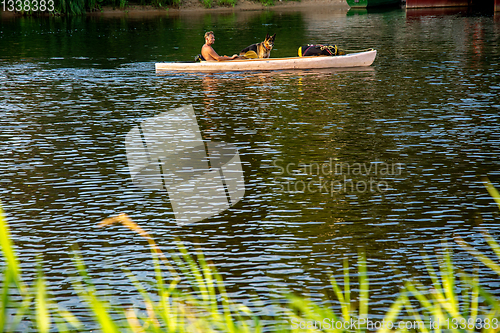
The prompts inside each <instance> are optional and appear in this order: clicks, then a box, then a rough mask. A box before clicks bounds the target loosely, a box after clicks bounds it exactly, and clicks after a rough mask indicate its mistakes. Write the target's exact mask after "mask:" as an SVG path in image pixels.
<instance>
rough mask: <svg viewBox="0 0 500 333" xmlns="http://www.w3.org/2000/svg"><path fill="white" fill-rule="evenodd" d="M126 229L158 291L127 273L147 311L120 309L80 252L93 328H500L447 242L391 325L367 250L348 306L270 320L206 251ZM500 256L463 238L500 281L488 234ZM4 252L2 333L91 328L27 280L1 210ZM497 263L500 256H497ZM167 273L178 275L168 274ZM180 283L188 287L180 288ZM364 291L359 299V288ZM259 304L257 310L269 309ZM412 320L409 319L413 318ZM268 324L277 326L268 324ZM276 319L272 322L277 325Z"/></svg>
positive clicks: (285, 311)
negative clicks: (228, 282)
mask: <svg viewBox="0 0 500 333" xmlns="http://www.w3.org/2000/svg"><path fill="white" fill-rule="evenodd" d="M485 185H486V187H487V189H488V191H489V192H490V194H491V195H492V197H493V198H494V199H495V201H496V202H497V203H498V205H499V207H500V194H499V193H498V192H497V191H496V190H495V189H494V188H493V186H492V185H491V184H490V183H489V182H488V181H486V182H485ZM114 223H119V224H121V225H123V226H124V227H127V228H129V229H131V230H133V231H135V232H136V233H138V234H139V235H140V236H142V237H144V238H145V239H147V240H148V243H149V245H150V248H151V254H152V265H153V266H154V268H155V272H156V285H155V288H154V291H147V290H146V288H145V287H144V285H143V284H142V283H141V281H139V280H138V279H137V278H136V277H135V276H134V275H133V274H132V273H131V272H129V271H127V270H126V269H124V271H125V273H126V274H127V276H128V278H129V280H130V282H131V283H132V284H133V285H134V286H135V288H136V290H137V293H138V294H140V295H141V297H142V302H143V304H144V309H142V310H143V311H137V309H134V308H128V307H123V306H119V305H113V304H111V303H110V301H109V297H105V296H98V295H97V290H96V287H95V286H94V285H93V283H92V279H91V278H90V277H89V276H88V274H87V269H86V267H85V263H84V260H83V258H82V257H81V256H80V255H79V253H78V251H77V250H74V251H73V259H74V265H75V267H76V268H77V270H78V272H79V278H78V279H77V280H76V281H75V282H74V283H73V288H74V290H75V291H76V293H77V295H78V297H79V298H80V300H81V301H82V302H83V303H84V304H85V305H86V307H87V309H88V314H89V316H90V317H92V318H93V321H94V322H93V325H94V326H97V327H99V328H100V330H101V331H103V332H179V333H182V332H189V333H195V332H235V333H236V332H263V331H266V332H348V331H349V332H353V331H355V332H365V331H370V332H371V331H378V332H407V331H418V332H441V331H445V332H499V331H500V321H499V317H500V299H499V298H498V297H495V296H493V295H492V294H491V293H490V292H488V291H487V290H486V289H485V288H484V287H483V286H482V285H481V282H480V280H479V276H478V273H477V272H473V273H467V272H464V271H462V270H459V269H456V268H455V267H454V265H453V263H452V260H451V251H450V250H449V246H448V245H446V244H443V251H442V253H441V254H440V255H439V256H438V267H434V266H433V265H432V263H431V259H430V258H429V256H427V255H426V254H423V255H422V257H423V261H424V264H425V267H426V270H427V273H428V276H429V278H430V281H431V286H426V285H423V284H422V283H420V282H418V281H417V280H408V281H405V282H403V287H402V289H401V291H400V293H399V294H398V296H397V298H396V299H395V300H394V301H393V302H392V305H391V307H390V308H389V309H388V311H387V313H386V314H385V317H384V320H383V321H375V320H373V319H370V317H369V314H370V308H369V305H370V303H369V281H368V275H367V270H366V259H365V256H364V254H362V253H360V255H359V258H358V265H357V266H358V273H357V274H356V281H355V282H356V283H354V282H353V281H352V280H351V278H352V277H351V276H350V274H349V263H348V262H347V260H345V261H344V263H343V264H344V274H343V280H342V281H337V280H336V279H335V278H334V277H333V276H331V277H330V281H331V287H332V290H333V292H334V294H335V295H336V298H337V301H338V302H339V303H340V310H339V311H334V310H332V309H331V308H330V307H326V306H320V305H318V304H316V303H315V302H313V301H311V300H309V299H306V298H303V297H299V296H295V295H292V294H286V295H285V294H284V295H283V297H282V298H283V301H281V302H280V303H279V304H276V305H275V306H274V311H273V312H274V314H273V315H270V316H268V317H266V318H265V319H266V321H264V320H263V319H264V318H260V317H259V316H257V315H255V314H254V312H253V311H252V310H251V309H250V308H249V307H247V306H245V305H243V304H240V303H237V302H234V301H232V300H231V299H230V298H229V296H228V294H227V292H226V289H225V287H224V282H223V280H222V278H221V276H220V275H219V273H218V272H217V270H216V269H215V267H214V266H213V265H211V264H209V263H207V261H206V260H205V258H204V256H203V254H202V253H201V252H198V253H197V254H196V255H194V256H193V255H191V254H189V253H188V251H187V250H186V248H185V247H184V246H183V245H182V243H180V242H178V243H177V251H176V252H174V253H170V258H172V259H171V260H172V262H170V261H169V260H168V259H167V257H166V256H165V255H164V254H163V253H162V251H161V250H160V249H159V247H158V246H157V245H156V243H155V241H154V239H153V238H152V237H151V236H150V235H149V234H148V233H147V232H146V231H144V230H143V229H141V228H140V227H139V226H138V225H136V224H135V223H134V222H133V221H132V220H130V219H129V218H128V216H126V215H124V214H122V215H119V216H117V217H114V218H110V219H106V220H104V221H103V222H102V223H101V224H100V226H101V227H105V226H108V225H111V224H114ZM483 235H484V238H485V240H486V241H487V243H488V244H489V246H490V247H491V249H492V253H493V254H494V256H487V255H485V254H483V253H480V252H478V251H477V250H475V249H474V248H472V247H471V246H470V245H469V244H467V243H466V242H465V241H464V240H463V239H461V238H459V237H457V238H456V239H455V241H456V243H457V244H459V245H460V246H461V247H462V248H463V249H465V250H466V251H467V252H469V253H470V254H471V255H472V256H474V257H475V258H477V259H478V263H479V262H481V263H482V264H484V265H486V266H487V267H489V268H490V269H491V270H492V271H493V272H495V273H496V274H498V276H499V277H500V245H499V244H498V243H497V242H496V241H495V240H494V239H493V237H491V235H489V234H488V233H487V232H486V231H483ZM0 246H1V249H2V253H3V261H4V270H3V272H2V275H0V276H2V277H3V281H2V286H1V287H2V290H1V295H0V331H1V332H15V331H18V330H19V327H20V324H21V323H22V322H23V324H26V322H28V323H29V324H30V325H31V326H32V327H35V328H36V330H37V331H39V332H49V331H58V332H75V331H86V328H85V327H84V325H83V324H82V323H81V322H80V321H79V320H78V318H77V317H76V316H75V315H73V314H72V313H71V312H69V311H67V310H65V309H64V308H62V307H61V306H60V305H59V304H58V303H57V302H56V301H55V300H54V298H52V297H51V296H50V295H49V294H48V293H47V284H46V282H45V279H44V275H43V271H42V267H41V265H39V267H38V277H37V279H36V281H35V282H34V283H33V284H32V285H27V284H26V283H25V282H24V281H23V278H22V274H21V270H20V266H19V259H18V258H17V255H16V253H15V251H14V248H13V243H12V240H11V237H10V230H9V227H8V224H7V221H6V219H5V218H4V214H3V210H2V207H1V205H0ZM492 258H493V259H492ZM165 267H166V268H167V270H168V274H164V271H165V269H164V268H165ZM180 282H182V284H183V286H188V288H187V289H186V288H185V287H183V288H182V289H181V288H180V287H179V284H180ZM354 287H356V288H357V289H358V290H359V292H357V294H356V297H354V293H352V292H351V290H353V289H354ZM259 304H260V303H259V302H258V301H257V300H256V301H254V302H252V305H251V308H252V309H254V310H261V308H262V306H261V305H259ZM403 319H404V321H403ZM264 323H267V324H264ZM269 323H270V324H269Z"/></svg>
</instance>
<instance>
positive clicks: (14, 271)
mask: <svg viewBox="0 0 500 333" xmlns="http://www.w3.org/2000/svg"><path fill="white" fill-rule="evenodd" d="M0 247H1V248H2V254H3V256H4V258H5V260H6V261H7V269H6V275H7V276H8V277H11V278H12V279H13V280H14V281H15V282H16V283H18V282H19V281H20V279H21V270H20V269H19V261H18V259H17V256H16V252H15V251H14V243H13V242H12V240H11V236H10V229H9V225H8V224H7V220H6V219H5V215H4V211H3V206H2V202H1V201H0ZM6 280H7V279H6ZM7 281H8V280H7Z"/></svg>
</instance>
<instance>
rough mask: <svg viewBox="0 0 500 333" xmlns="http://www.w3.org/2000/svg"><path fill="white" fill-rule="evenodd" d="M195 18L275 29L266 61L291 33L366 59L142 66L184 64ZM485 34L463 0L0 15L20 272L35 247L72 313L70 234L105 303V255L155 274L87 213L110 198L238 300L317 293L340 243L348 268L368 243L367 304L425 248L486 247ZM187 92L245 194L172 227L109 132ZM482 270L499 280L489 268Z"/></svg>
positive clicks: (137, 248) (232, 33)
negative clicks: (339, 7)
mask: <svg viewBox="0 0 500 333" xmlns="http://www.w3.org/2000/svg"><path fill="white" fill-rule="evenodd" d="M207 30H214V31H215V33H216V38H217V40H216V44H215V45H214V46H215V49H216V50H217V51H218V52H219V53H220V54H228V55H230V54H233V53H235V52H238V51H239V50H240V49H242V48H244V47H245V46H247V45H249V44H252V43H255V42H258V41H261V40H262V39H263V37H264V36H265V34H266V33H267V32H269V33H276V34H277V37H276V46H275V50H274V51H273V52H272V56H273V57H280V56H292V55H295V54H296V51H297V48H298V46H300V45H303V44H307V43H336V44H338V45H340V46H341V47H343V48H346V49H360V48H367V47H373V48H375V49H377V50H378V55H377V59H376V60H375V63H374V65H373V66H371V67H369V68H364V69H355V70H354V69H351V70H326V71H315V72H309V71H300V72H293V71H292V72H270V73H269V72H266V73H219V74H175V75H171V74H159V75H158V74H156V73H155V71H154V64H155V62H159V61H174V60H190V59H191V58H192V57H193V56H194V55H196V54H197V53H198V52H199V49H200V47H201V45H202V43H203V33H204V32H205V31H207ZM499 44H500V21H499V20H498V18H496V19H495V18H494V17H493V16H488V15H467V14H464V13H462V12H459V13H455V14H452V15H419V14H418V13H417V14H412V15H409V14H408V15H407V14H406V13H405V11H404V10H399V9H396V10H392V11H385V12H377V13H368V14H366V13H364V12H359V13H352V12H349V13H346V11H332V10H303V11H299V12H272V11H269V12H267V11H266V12H241V13H236V14H224V15H222V14H220V15H216V14H206V15H197V16H190V15H185V16H180V17H179V16H176V17H158V16H156V17H150V18H142V19H125V18H99V17H88V18H52V17H51V18H18V19H6V18H4V19H2V20H0V114H1V118H0V128H1V130H0V198H1V200H2V201H3V204H4V208H5V210H6V212H7V217H8V219H9V222H10V225H11V228H12V233H13V237H14V241H15V243H16V246H17V249H18V253H19V256H20V258H21V261H22V267H23V271H24V273H25V274H26V275H27V277H29V278H33V277H34V276H35V275H36V273H35V268H34V267H35V259H36V256H37V255H39V254H42V255H43V262H44V268H45V272H46V274H47V278H48V280H49V281H50V286H51V292H52V293H53V294H54V295H55V296H57V297H58V298H59V299H60V300H61V301H62V303H63V305H65V306H67V307H68V308H70V309H75V310H77V309H80V305H78V301H77V299H76V297H75V296H74V293H73V291H72V288H71V280H70V277H69V276H70V274H71V273H74V268H73V265H72V263H71V259H70V257H69V255H68V254H69V246H70V244H74V243H78V245H79V247H80V250H81V252H82V254H83V256H84V257H85V261H86V264H87V265H88V268H89V270H90V272H91V275H92V276H93V277H95V279H96V283H97V284H98V285H100V286H101V287H102V288H109V289H112V290H113V295H115V297H116V301H117V302H118V303H121V304H129V303H133V302H135V299H136V295H135V292H134V289H133V287H131V285H130V282H129V281H128V280H127V278H126V277H125V276H124V274H123V273H121V266H127V267H128V268H129V269H131V270H132V271H133V272H134V273H135V274H137V275H138V276H139V277H140V278H141V279H143V280H146V281H153V280H154V271H153V266H152V264H151V262H150V254H149V250H148V248H147V243H146V241H145V240H144V239H141V238H140V237H139V236H137V235H135V234H133V233H132V232H131V231H128V230H126V229H123V228H120V227H111V228H108V229H98V228H96V227H95V226H96V223H98V222H99V221H101V220H102V219H103V218H106V217H109V216H112V215H115V214H117V213H122V212H123V213H127V214H129V215H130V216H131V218H132V219H133V220H134V221H135V222H137V223H138V224H139V225H140V226H142V227H143V228H144V229H147V230H148V231H150V232H151V234H152V235H153V236H154V237H155V238H156V240H157V242H158V243H159V244H160V247H161V248H162V249H163V250H165V251H169V250H175V248H176V247H175V244H174V240H175V239H176V238H177V239H180V240H181V241H182V242H184V244H185V245H186V246H187V247H188V248H189V249H190V251H193V253H194V251H195V249H196V248H200V249H202V250H203V252H204V253H205V255H206V256H207V257H208V259H209V260H211V261H213V262H214V263H215V264H216V266H217V267H218V269H219V270H220V271H221V273H222V274H223V276H224V278H225V281H226V282H227V287H228V289H229V290H230V291H231V293H232V296H233V297H234V298H237V299H241V300H243V301H244V300H245V299H247V296H248V295H250V294H251V293H257V294H258V295H260V296H261V297H262V299H263V300H264V302H267V301H266V300H268V299H269V298H271V297H272V295H273V293H274V291H275V290H278V289H280V288H283V287H288V288H291V289H293V290H295V291H297V292H301V293H303V294H306V295H310V296H311V297H313V298H315V299H317V300H321V299H327V298H329V299H333V298H334V297H333V294H332V292H331V291H330V289H331V288H330V287H329V281H328V274H329V273H330V272H333V273H334V274H340V273H341V267H342V258H344V257H348V258H350V261H351V263H352V264H353V273H354V272H355V268H354V263H355V260H356V256H357V253H358V251H359V250H360V249H364V250H365V251H366V253H367V257H368V269H369V276H370V286H371V302H372V304H373V307H374V310H373V311H374V313H381V312H382V311H384V309H386V308H387V307H388V306H389V305H390V302H391V300H393V299H395V295H396V293H397V292H398V290H399V287H400V283H401V281H402V279H403V278H405V277H408V276H411V275H413V276H416V277H417V278H421V279H424V280H425V274H424V268H423V264H422V261H421V251H422V250H424V251H427V252H429V253H430V254H433V252H434V251H436V250H439V249H440V248H441V244H442V242H443V241H447V242H449V244H450V245H451V246H454V245H453V243H454V242H453V238H452V237H453V235H454V234H458V235H461V236H462V237H464V238H465V239H466V240H468V241H470V242H472V243H473V244H474V245H475V246H477V247H478V248H480V249H487V245H485V244H484V241H482V237H481V235H480V233H479V231H478V230H479V229H478V225H479V223H482V226H483V227H487V228H488V229H489V230H490V231H491V233H492V234H494V235H496V236H497V238H498V236H499V234H500V233H499V228H498V221H499V220H498V218H499V212H498V208H497V207H496V205H495V203H494V202H493V200H492V199H491V198H490V197H489V195H488V193H487V191H486V190H485V188H484V187H483V185H482V183H481V178H482V177H483V176H488V177H490V179H491V180H492V181H493V183H494V184H495V185H496V186H497V187H500V160H499V158H498V155H499V153H500V115H499V112H500V97H499V94H500V47H499V46H500V45H499ZM186 104H191V105H193V107H194V110H195V113H196V115H197V118H198V123H199V126H200V128H201V130H202V133H203V137H204V139H207V140H208V139H210V140H216V141H225V142H229V143H232V144H235V145H236V146H237V147H238V148H239V153H240V157H241V161H242V163H243V171H244V178H245V184H246V193H245V196H244V198H243V199H242V200H241V201H240V202H239V203H238V204H236V205H235V206H233V207H232V208H230V209H229V210H227V211H226V212H224V213H223V214H221V215H219V216H216V217H213V218H210V219H207V220H204V221H202V222H199V223H197V224H194V225H189V226H178V225H177V224H176V222H175V219H174V215H173V211H172V208H171V206H170V203H169V198H168V195H167V194H166V193H165V192H157V191H151V190H144V189H141V188H139V187H137V186H135V185H134V184H133V183H132V181H131V178H130V175H129V172H128V167H127V157H126V151H125V143H124V140H125V135H126V134H127V133H128V132H129V131H130V129H131V128H132V127H134V126H136V125H137V124H139V123H140V122H142V121H144V120H145V119H147V118H149V117H154V116H156V115H158V114H159V113H161V112H164V111H168V110H169V109H173V108H176V107H179V106H182V105H186ZM287 166H288V168H287ZM339 166H342V167H343V169H337V171H338V172H337V174H335V173H333V174H332V173H328V172H323V171H324V169H321V168H322V167H326V168H327V169H328V168H329V167H332V168H335V167H337V168H338V167H339ZM318 167H319V168H320V169H318ZM370 167H372V169H370ZM364 168H366V169H367V170H365V169H364ZM335 181H337V182H335ZM325 182H326V183H327V184H328V185H327V186H326V187H324V184H325ZM322 184H323V185H322ZM332 184H333V185H334V186H333V187H331V185H332ZM455 259H456V264H457V265H458V266H460V267H463V268H470V267H472V265H473V263H474V262H475V261H474V260H473V259H472V258H471V257H470V256H468V255H467V254H465V253H463V252H462V251H460V250H459V249H456V251H455ZM393 267H394V268H397V269H399V270H400V271H402V272H403V273H402V274H403V275H398V274H399V273H395V271H394V270H393ZM481 276H482V281H483V282H484V283H485V284H486V285H488V286H490V287H492V289H498V288H499V287H500V283H499V281H498V277H497V279H496V280H495V277H494V276H493V275H490V273H489V271H488V270H487V269H482V270H481Z"/></svg>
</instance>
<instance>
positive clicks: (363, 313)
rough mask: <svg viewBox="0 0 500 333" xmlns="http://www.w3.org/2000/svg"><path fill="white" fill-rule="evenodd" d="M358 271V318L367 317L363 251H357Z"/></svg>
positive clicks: (366, 277)
mask: <svg viewBox="0 0 500 333" xmlns="http://www.w3.org/2000/svg"><path fill="white" fill-rule="evenodd" d="M358 271H359V318H365V319H368V302H369V298H368V288H369V282H368V274H367V272H366V255H365V253H364V252H359V259H358Z"/></svg>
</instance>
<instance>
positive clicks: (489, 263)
mask: <svg viewBox="0 0 500 333" xmlns="http://www.w3.org/2000/svg"><path fill="white" fill-rule="evenodd" d="M455 242H456V243H457V244H458V245H460V246H461V247H462V248H463V249H464V250H466V251H467V252H469V253H470V254H471V255H472V256H474V257H475V258H476V259H477V260H479V261H481V262H482V263H483V264H485V265H486V266H487V267H489V268H490V269H491V270H493V271H494V272H495V273H497V274H498V275H500V265H498V264H497V263H495V262H494V261H493V260H491V259H490V258H488V257H487V256H485V255H484V254H483V253H481V252H479V251H478V250H476V249H475V248H473V247H472V246H470V245H469V244H468V243H467V242H466V241H464V240H463V239H462V238H461V237H460V236H455Z"/></svg>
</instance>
